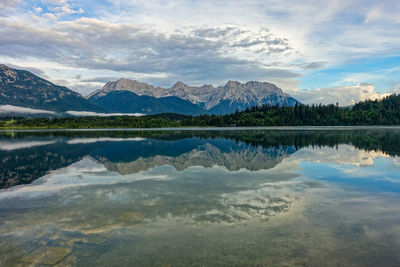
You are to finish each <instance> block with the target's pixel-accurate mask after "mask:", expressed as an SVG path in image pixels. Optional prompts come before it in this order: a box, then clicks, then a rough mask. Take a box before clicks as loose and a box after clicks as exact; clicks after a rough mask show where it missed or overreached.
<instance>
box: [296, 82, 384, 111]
mask: <svg viewBox="0 0 400 267" xmlns="http://www.w3.org/2000/svg"><path fill="white" fill-rule="evenodd" d="M290 94H291V95H292V96H293V97H295V98H296V99H298V100H299V101H300V102H302V103H304V104H320V103H321V104H332V103H333V104H336V102H338V103H339V105H340V106H347V105H353V104H355V103H357V102H359V101H362V100H366V99H378V98H382V97H384V96H387V95H389V94H388V93H379V92H376V91H375V87H374V86H373V85H372V84H366V83H362V84H356V85H352V86H338V87H327V88H317V89H315V90H306V89H299V90H295V91H290Z"/></svg>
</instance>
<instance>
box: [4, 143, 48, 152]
mask: <svg viewBox="0 0 400 267" xmlns="http://www.w3.org/2000/svg"><path fill="white" fill-rule="evenodd" d="M55 142H56V141H26V142H0V150H7V151H10V150H17V149H23V148H31V147H35V146H46V145H51V144H54V143H55Z"/></svg>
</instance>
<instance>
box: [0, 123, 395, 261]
mask: <svg viewBox="0 0 400 267" xmlns="http://www.w3.org/2000/svg"><path fill="white" fill-rule="evenodd" d="M0 188H1V189H0V266H25V265H39V266H41V265H58V266H68V265H78V266H132V265H140V266H154V265H166V266H169V265H171V266H180V265H200V266H203V265H207V266H210V265H213V266H215V265H271V266H293V265H301V266H304V265H305V266H399V265H400V130H399V129H396V128H394V129H373V128H368V129H365V128H364V129H357V128H355V129H346V130H321V129H320V130H296V128H293V129H290V128H288V129H285V130H241V131H239V130H229V131H228V130H226V131H224V130H213V131H210V130H196V131H189V130H185V131H184V130H176V131H55V132H35V131H32V132H2V133H0Z"/></svg>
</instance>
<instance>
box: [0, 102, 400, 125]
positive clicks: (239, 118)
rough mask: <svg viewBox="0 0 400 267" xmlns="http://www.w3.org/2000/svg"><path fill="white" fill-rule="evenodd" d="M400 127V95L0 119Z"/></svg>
mask: <svg viewBox="0 0 400 267" xmlns="http://www.w3.org/2000/svg"><path fill="white" fill-rule="evenodd" d="M351 125H400V94H399V95H396V94H393V95H390V96H387V97H385V98H383V99H381V100H365V101H361V102H359V103H357V104H355V105H354V106H352V107H339V105H338V104H336V105H335V104H330V105H321V104H320V105H303V104H299V103H297V104H296V105H294V106H279V105H274V106H269V105H263V106H254V107H251V108H247V109H246V110H244V111H241V112H239V111H236V112H235V113H233V114H227V115H199V116H187V115H181V114H174V113H165V114H158V115H151V116H143V117H131V116H115V117H64V118H22V117H8V118H2V119H0V128H3V129H5V128H7V129H10V128H116V127H117V128H118V127H122V128H155V127H189V126H204V127H207V126H216V127H226V126H231V127H232V126H237V127H242V126H351Z"/></svg>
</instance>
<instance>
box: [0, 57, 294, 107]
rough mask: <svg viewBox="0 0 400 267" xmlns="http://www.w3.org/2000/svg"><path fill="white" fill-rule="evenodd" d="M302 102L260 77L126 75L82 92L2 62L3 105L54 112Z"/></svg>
mask: <svg viewBox="0 0 400 267" xmlns="http://www.w3.org/2000/svg"><path fill="white" fill-rule="evenodd" d="M297 102H298V101H297V100H296V99H294V98H292V97H290V96H289V95H288V94H285V93H284V92H283V91H282V89H280V88H279V87H277V86H275V85H274V84H271V83H267V82H257V81H250V82H247V83H240V82H238V81H229V82H228V83H227V84H226V85H224V86H219V87H214V86H212V85H209V84H205V85H203V86H198V87H197V86H189V85H186V84H184V83H183V82H181V81H178V82H177V83H175V84H174V85H173V86H172V87H170V88H162V87H155V86H152V85H150V84H147V83H143V82H139V81H136V80H129V79H124V78H121V79H119V80H117V81H110V82H107V83H106V84H105V85H104V87H103V88H101V89H98V90H96V91H94V92H93V93H91V94H90V95H88V96H87V97H83V96H82V95H80V94H79V93H77V92H74V91H72V90H70V89H68V88H67V87H64V86H58V85H55V84H53V83H51V82H49V81H47V80H45V79H42V78H40V77H38V76H36V75H34V74H33V73H31V72H29V71H25V70H16V69H13V68H10V67H8V66H6V65H2V64H0V105H3V107H4V106H6V105H7V107H9V106H8V105H12V106H10V107H11V108H12V107H14V106H16V108H20V109H21V108H25V109H26V108H30V109H36V110H37V109H40V110H42V111H51V112H52V113H51V114H54V112H61V113H68V112H70V111H90V112H94V113H130V114H131V113H142V114H159V113H179V114H186V115H199V114H227V113H233V112H235V111H236V110H239V111H241V110H244V109H246V108H248V107H252V106H259V105H263V104H269V105H276V104H278V105H287V106H292V105H294V104H295V103H297ZM0 113H1V109H0ZM3 113H4V112H3Z"/></svg>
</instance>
